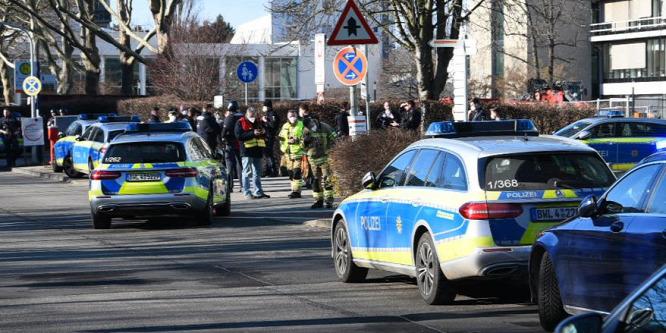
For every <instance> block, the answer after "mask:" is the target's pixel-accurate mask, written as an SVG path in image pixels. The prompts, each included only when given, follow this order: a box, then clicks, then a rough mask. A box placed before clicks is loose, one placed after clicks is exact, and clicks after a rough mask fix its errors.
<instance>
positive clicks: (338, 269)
mask: <svg viewBox="0 0 666 333" xmlns="http://www.w3.org/2000/svg"><path fill="white" fill-rule="evenodd" d="M333 262H334V263H335V273H336V274H337V275H338V278H339V279H340V281H342V282H362V281H363V280H365V277H366V276H367V275H368V269H367V268H362V267H358V266H356V264H355V263H354V258H353V257H352V251H351V244H349V233H348V232H347V228H346V226H345V224H344V222H342V221H340V222H338V224H337V225H336V226H335V231H334V232H333Z"/></svg>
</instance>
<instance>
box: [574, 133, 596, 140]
mask: <svg viewBox="0 0 666 333" xmlns="http://www.w3.org/2000/svg"><path fill="white" fill-rule="evenodd" d="M590 137H592V132H590V131H582V132H580V133H579V134H578V136H577V137H576V139H578V140H587V139H589V138H590Z"/></svg>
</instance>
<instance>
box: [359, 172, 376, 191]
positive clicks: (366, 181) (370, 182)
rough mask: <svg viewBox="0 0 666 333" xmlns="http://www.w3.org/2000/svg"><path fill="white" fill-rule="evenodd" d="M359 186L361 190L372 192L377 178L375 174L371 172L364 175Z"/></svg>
mask: <svg viewBox="0 0 666 333" xmlns="http://www.w3.org/2000/svg"><path fill="white" fill-rule="evenodd" d="M361 185H362V186H363V188H366V189H369V190H374V189H375V188H376V187H377V176H375V173H374V172H372V171H371V172H368V173H366V174H365V176H363V180H362V181H361Z"/></svg>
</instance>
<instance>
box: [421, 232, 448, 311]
mask: <svg viewBox="0 0 666 333" xmlns="http://www.w3.org/2000/svg"><path fill="white" fill-rule="evenodd" d="M416 249H417V250H416V284H417V285H418V286H419V293H421V297H422V298H423V300H424V301H425V302H426V303H427V304H431V305H433V304H451V303H453V300H454V299H455V298H456V291H455V288H454V287H453V286H452V285H451V283H450V282H449V280H447V279H446V277H445V276H444V274H443V273H442V270H441V269H440V267H439V259H438V258H437V251H436V250H435V245H434V243H433V241H432V238H431V237H430V234H429V233H427V232H426V233H424V234H423V235H421V239H419V243H418V246H417V248H416Z"/></svg>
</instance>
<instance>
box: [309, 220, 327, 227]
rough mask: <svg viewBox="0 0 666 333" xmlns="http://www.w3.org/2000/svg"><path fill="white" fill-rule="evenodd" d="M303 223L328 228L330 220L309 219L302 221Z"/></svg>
mask: <svg viewBox="0 0 666 333" xmlns="http://www.w3.org/2000/svg"><path fill="white" fill-rule="evenodd" d="M303 225H307V226H308V227H315V228H325V229H330V228H331V220H309V221H305V222H303Z"/></svg>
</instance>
